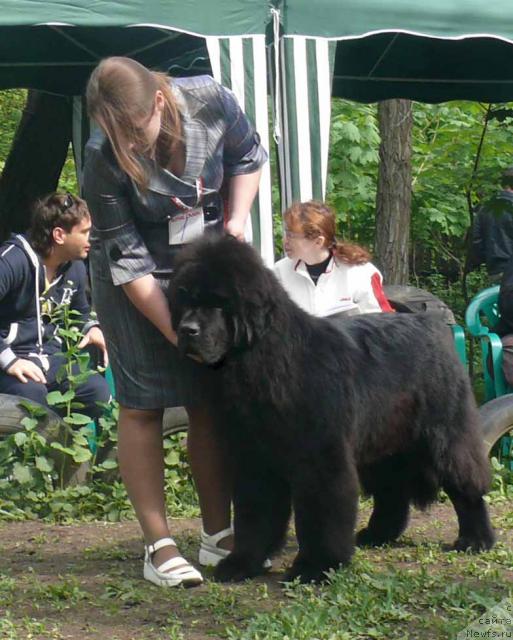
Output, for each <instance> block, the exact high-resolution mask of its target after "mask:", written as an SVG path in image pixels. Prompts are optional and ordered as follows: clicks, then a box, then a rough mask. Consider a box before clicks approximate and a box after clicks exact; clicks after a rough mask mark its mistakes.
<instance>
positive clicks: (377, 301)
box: [274, 258, 392, 316]
mask: <svg viewBox="0 0 513 640" xmlns="http://www.w3.org/2000/svg"><path fill="white" fill-rule="evenodd" d="M274 273H275V274H276V276H277V277H278V279H279V280H280V282H281V284H282V285H283V287H284V288H285V290H286V291H287V293H288V294H289V296H290V297H291V298H292V300H294V302H295V303H296V304H298V305H299V306H300V307H302V308H303V309H304V310H305V311H308V312H309V313H311V314H312V315H315V316H330V315H332V314H334V313H341V312H343V311H349V310H351V309H357V310H358V312H359V313H372V312H380V311H392V309H391V307H390V305H389V303H388V300H387V299H386V296H385V294H384V292H383V287H382V282H383V277H382V275H381V273H380V272H379V271H378V269H376V267H375V266H374V265H373V264H371V263H370V262H367V263H366V264H363V265H348V264H345V263H343V262H340V261H336V260H334V259H333V258H332V259H331V260H330V262H329V264H328V267H327V269H326V271H325V272H324V273H323V274H321V275H320V276H319V279H318V281H317V285H315V284H314V283H313V281H312V279H311V278H310V275H309V273H308V271H307V268H306V265H305V263H304V262H303V261H302V260H291V259H290V258H283V259H282V260H279V261H278V262H277V263H276V264H275V265H274ZM353 313H354V311H353Z"/></svg>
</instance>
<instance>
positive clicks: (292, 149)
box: [278, 36, 335, 208]
mask: <svg viewBox="0 0 513 640" xmlns="http://www.w3.org/2000/svg"><path fill="white" fill-rule="evenodd" d="M334 52H335V45H334V44H333V43H330V42H329V41H328V40H326V39H323V38H305V37H303V36H290V37H288V36H287V37H284V38H282V39H281V43H280V57H281V65H280V86H281V101H280V102H281V109H282V113H281V116H282V136H281V138H280V139H279V141H278V153H279V159H280V177H281V180H280V181H281V193H282V206H283V207H284V208H286V207H288V206H289V205H290V204H291V203H292V202H297V201H299V200H300V201H304V200H309V199H311V198H316V199H321V200H322V199H324V196H325V193H326V176H327V169H328V150H329V131H330V116H331V80H332V77H333V62H334Z"/></svg>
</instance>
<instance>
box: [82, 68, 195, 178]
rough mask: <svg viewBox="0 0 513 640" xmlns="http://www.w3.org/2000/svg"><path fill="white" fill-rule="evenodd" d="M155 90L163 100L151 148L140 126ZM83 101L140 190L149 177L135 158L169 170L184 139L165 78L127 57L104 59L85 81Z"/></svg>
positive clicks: (147, 117) (152, 107)
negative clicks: (141, 157)
mask: <svg viewBox="0 0 513 640" xmlns="http://www.w3.org/2000/svg"><path fill="white" fill-rule="evenodd" d="M157 91H161V92H162V94H163V96H164V109H163V112H162V123H161V128H160V133H159V137H158V139H157V142H156V144H155V147H154V148H150V147H149V145H148V141H147V140H146V137H145V134H144V125H143V126H141V124H140V123H144V122H146V121H149V120H150V118H151V116H152V115H153V113H154V111H155V108H156V106H155V94H156V92H157ZM86 98H87V110H88V113H89V116H90V117H91V118H93V120H95V121H96V122H97V123H98V125H99V126H100V127H101V128H102V129H103V131H104V132H105V134H106V136H107V137H108V139H109V141H110V143H111V146H112V150H113V152H114V155H115V156H116V160H117V161H118V164H119V166H120V167H121V169H122V170H123V171H125V172H126V173H127V174H128V175H129V176H130V177H131V178H132V179H133V180H134V181H135V183H136V184H137V185H138V186H140V187H142V188H143V189H144V188H145V187H146V186H147V183H148V177H147V175H146V171H145V169H144V166H143V164H142V163H141V162H140V159H139V158H140V155H139V154H140V153H142V154H143V155H145V156H148V157H152V158H155V160H156V161H157V162H158V163H159V164H160V165H161V166H167V165H168V163H169V160H170V158H171V157H172V155H173V152H174V151H175V149H176V148H177V145H179V144H180V142H181V140H182V125H181V120H180V112H179V110H178V106H177V104H176V101H175V99H174V96H173V93H172V90H171V87H170V85H169V78H168V76H166V75H165V74H164V73H158V72H155V71H150V70H149V69H147V68H146V67H144V66H143V65H142V64H139V63H138V62H136V61H135V60H132V59H131V58H123V57H117V56H113V57H111V58H105V60H102V62H100V64H99V65H98V66H97V67H96V69H95V70H94V71H93V73H92V74H91V77H90V78H89V82H88V83H87V90H86ZM136 123H139V126H137V124H136ZM136 149H137V151H136Z"/></svg>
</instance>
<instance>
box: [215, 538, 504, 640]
mask: <svg viewBox="0 0 513 640" xmlns="http://www.w3.org/2000/svg"><path fill="white" fill-rule="evenodd" d="M420 551H421V553H420V554H419V566H417V567H416V568H413V567H410V568H399V569H397V568H393V567H387V568H382V567H379V568H378V567H377V566H376V565H374V564H372V563H371V562H369V561H368V560H366V559H364V557H363V554H361V553H360V552H359V553H358V554H357V557H356V559H355V561H354V562H353V564H352V566H351V567H349V568H348V569H346V570H344V571H338V572H332V573H331V581H330V584H329V585H328V586H327V587H324V588H321V589H319V588H318V587H314V586H299V585H297V584H295V583H292V584H290V585H289V586H288V587H287V590H286V595H287V596H288V598H289V604H288V605H287V606H284V607H281V608H280V609H279V610H278V611H273V612H272V613H262V614H260V615H256V616H255V617H254V618H253V620H252V621H251V622H250V623H249V625H248V627H247V628H246V629H245V631H244V633H243V634H241V633H240V631H239V630H237V629H235V628H233V627H232V628H230V629H229V630H228V638H230V640H239V639H241V638H244V640H264V639H265V640H283V639H285V638H286V639H287V640H312V639H313V638H315V640H356V639H360V638H361V639H364V638H365V639H367V638H379V639H381V638H390V639H392V638H398V639H399V638H410V637H416V638H417V637H418V638H422V637H448V638H449V637H455V636H456V634H457V632H458V631H460V630H461V629H463V628H465V627H466V626H467V625H468V624H469V623H470V622H471V621H472V619H474V618H475V617H476V616H477V615H478V614H479V613H481V612H482V611H483V610H485V609H488V608H491V607H492V606H494V605H495V604H496V603H497V601H498V600H500V598H501V597H505V596H506V595H508V589H507V586H506V579H505V578H503V579H502V580H500V579H497V581H496V585H495V586H496V592H495V593H494V592H493V590H492V589H490V584H489V581H487V580H484V579H483V580H482V582H481V583H473V582H472V581H470V580H454V581H453V580H447V576H445V575H443V573H441V572H440V571H430V565H433V563H434V561H436V558H437V556H438V553H437V552H436V550H434V549H433V548H431V547H425V548H424V549H422V550H420ZM406 555H408V556H411V555H412V554H411V553H410V552H406ZM409 559H410V560H411V558H409ZM480 564H481V563H480ZM468 570H469V573H471V572H472V570H473V568H472V566H469V567H468ZM460 577H461V576H460ZM483 578H484V576H483ZM486 582H488V586H487V587H485V584H486ZM410 633H411V635H410Z"/></svg>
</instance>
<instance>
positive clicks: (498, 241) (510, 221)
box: [469, 166, 513, 283]
mask: <svg viewBox="0 0 513 640" xmlns="http://www.w3.org/2000/svg"><path fill="white" fill-rule="evenodd" d="M501 187H502V189H501V191H499V192H498V193H497V194H496V195H495V196H494V197H493V198H491V199H490V200H488V201H487V202H485V203H484V204H483V205H481V206H480V207H479V209H478V211H477V213H476V216H475V218H474V224H473V226H472V245H471V251H470V259H469V264H470V266H471V267H477V266H479V265H480V264H485V265H486V270H487V272H488V275H489V276H490V280H491V282H493V283H498V282H500V280H501V277H502V274H503V272H504V270H505V269H506V267H507V265H508V262H509V261H510V260H511V259H512V258H513V166H512V167H508V168H507V169H505V170H504V171H503V173H502V176H501Z"/></svg>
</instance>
